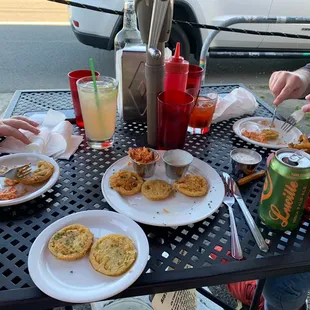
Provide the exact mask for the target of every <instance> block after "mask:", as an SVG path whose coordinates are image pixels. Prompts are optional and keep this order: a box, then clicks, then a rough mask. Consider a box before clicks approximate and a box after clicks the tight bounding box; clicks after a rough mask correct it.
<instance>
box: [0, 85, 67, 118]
mask: <svg viewBox="0 0 310 310" xmlns="http://www.w3.org/2000/svg"><path fill="white" fill-rule="evenodd" d="M43 91H45V92H51V91H54V92H55V91H58V92H69V91H70V89H43V90H42V89H34V90H30V89H29V90H28V89H27V90H16V91H15V93H14V94H13V96H12V98H11V100H10V103H9V105H8V107H7V109H6V110H5V112H4V115H3V118H9V117H11V116H12V112H13V111H14V109H15V107H16V104H17V102H18V99H19V98H20V96H21V95H22V93H36V92H37V93H41V92H43Z"/></svg>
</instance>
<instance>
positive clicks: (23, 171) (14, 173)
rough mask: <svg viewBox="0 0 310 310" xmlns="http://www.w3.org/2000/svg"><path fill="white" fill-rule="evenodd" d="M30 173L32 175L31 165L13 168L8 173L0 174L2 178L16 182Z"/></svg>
mask: <svg viewBox="0 0 310 310" xmlns="http://www.w3.org/2000/svg"><path fill="white" fill-rule="evenodd" d="M30 173H31V164H27V165H23V166H20V167H16V168H12V169H10V170H9V171H7V172H6V173H3V174H0V177H4V178H8V179H11V180H16V179H21V178H24V177H26V176H27V175H29V174H30Z"/></svg>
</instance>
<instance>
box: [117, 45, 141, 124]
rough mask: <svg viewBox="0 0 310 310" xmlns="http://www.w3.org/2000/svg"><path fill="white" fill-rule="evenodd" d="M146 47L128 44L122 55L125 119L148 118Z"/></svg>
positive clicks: (122, 110)
mask: <svg viewBox="0 0 310 310" xmlns="http://www.w3.org/2000/svg"><path fill="white" fill-rule="evenodd" d="M145 61H146V47H145V45H143V44H139V45H126V46H125V48H124V49H123V55H122V97H123V98H122V103H123V104H122V107H121V111H120V112H121V113H120V114H121V115H122V117H123V119H124V121H137V120H146V115H147V113H146V80H145Z"/></svg>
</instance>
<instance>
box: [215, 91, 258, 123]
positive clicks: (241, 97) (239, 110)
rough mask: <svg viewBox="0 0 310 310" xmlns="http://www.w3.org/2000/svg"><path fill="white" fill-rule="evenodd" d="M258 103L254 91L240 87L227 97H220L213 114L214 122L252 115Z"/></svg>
mask: <svg viewBox="0 0 310 310" xmlns="http://www.w3.org/2000/svg"><path fill="white" fill-rule="evenodd" d="M257 108H258V103H257V101H256V99H255V97H254V95H253V94H252V93H250V92H249V91H247V90H246V89H244V88H242V87H239V88H237V89H234V90H233V91H232V92H231V93H229V94H228V95H226V96H225V97H220V98H219V100H218V103H217V106H216V109H215V113H214V115H213V120H212V123H218V122H221V121H225V120H228V119H231V118H235V117H239V116H242V115H252V114H254V112H255V111H256V109H257Z"/></svg>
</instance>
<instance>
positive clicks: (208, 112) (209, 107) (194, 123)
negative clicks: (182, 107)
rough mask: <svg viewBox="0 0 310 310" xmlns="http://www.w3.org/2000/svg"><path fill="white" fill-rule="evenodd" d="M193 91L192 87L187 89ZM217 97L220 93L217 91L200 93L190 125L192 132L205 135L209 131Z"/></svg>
mask: <svg viewBox="0 0 310 310" xmlns="http://www.w3.org/2000/svg"><path fill="white" fill-rule="evenodd" d="M192 91H194V92H195V90H192V89H189V90H187V92H188V93H189V94H191V92H192ZM217 99H218V95H217V94H216V93H210V94H207V95H199V97H198V98H197V97H196V98H195V105H194V108H193V111H192V114H191V118H190V121H189V126H188V131H189V132H190V133H192V134H198V135H203V134H206V133H208V132H209V130H210V127H211V122H212V118H213V114H214V112H215V108H216V104H217Z"/></svg>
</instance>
